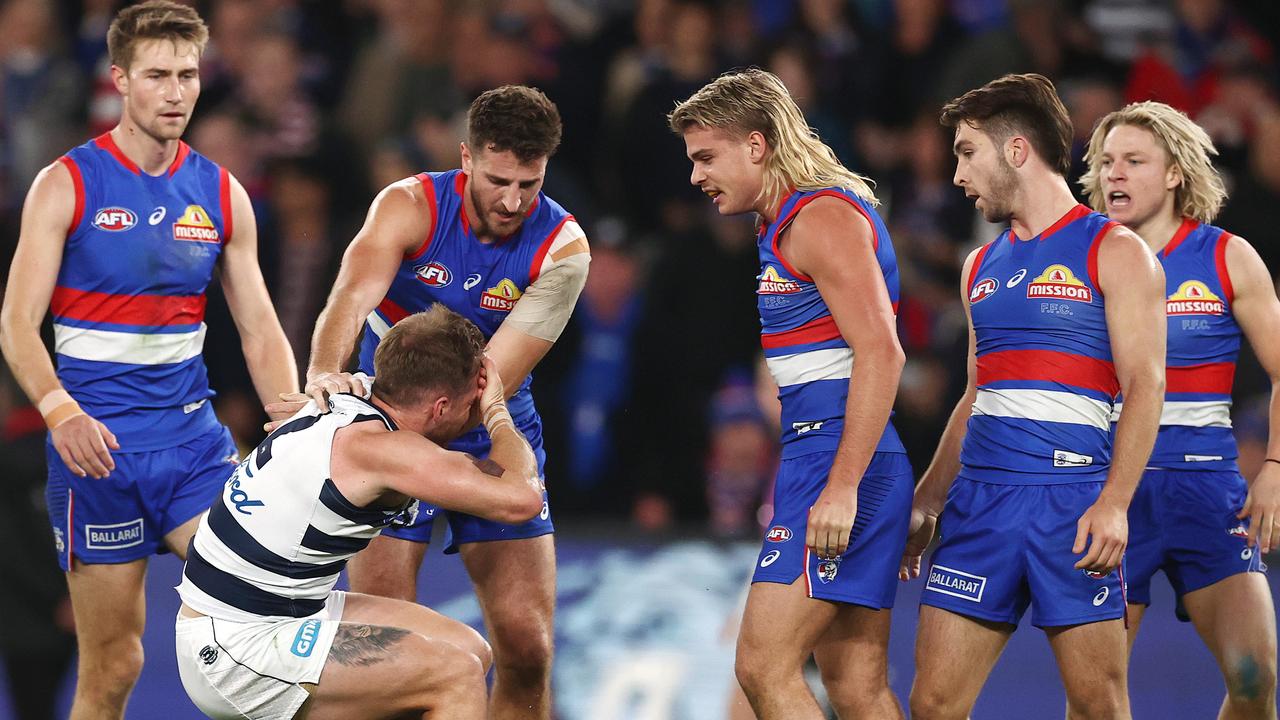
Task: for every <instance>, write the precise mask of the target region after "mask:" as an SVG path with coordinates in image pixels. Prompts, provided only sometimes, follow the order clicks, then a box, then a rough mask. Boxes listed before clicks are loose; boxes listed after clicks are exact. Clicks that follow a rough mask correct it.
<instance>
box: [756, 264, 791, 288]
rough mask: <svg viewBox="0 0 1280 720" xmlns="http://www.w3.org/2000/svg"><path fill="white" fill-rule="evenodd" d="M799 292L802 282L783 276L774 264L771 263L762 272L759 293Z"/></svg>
mask: <svg viewBox="0 0 1280 720" xmlns="http://www.w3.org/2000/svg"><path fill="white" fill-rule="evenodd" d="M798 292H800V283H798V282H796V281H795V280H792V279H791V278H784V277H782V276H781V275H779V274H778V269H777V268H775V267H774V266H772V265H769V266H767V267H766V268H765V269H764V272H762V273H760V286H759V288H757V289H756V294H757V295H790V294H792V293H798Z"/></svg>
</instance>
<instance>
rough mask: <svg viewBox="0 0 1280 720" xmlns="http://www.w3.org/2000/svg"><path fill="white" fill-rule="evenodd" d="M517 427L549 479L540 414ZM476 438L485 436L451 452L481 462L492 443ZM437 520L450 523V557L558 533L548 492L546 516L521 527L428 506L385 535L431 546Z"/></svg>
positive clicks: (464, 440)
mask: <svg viewBox="0 0 1280 720" xmlns="http://www.w3.org/2000/svg"><path fill="white" fill-rule="evenodd" d="M517 427H518V428H519V430H520V432H522V433H524V436H525V439H527V440H528V441H529V445H530V446H531V447H532V448H533V454H534V455H535V456H536V457H537V458H538V477H540V478H545V475H544V471H543V468H544V466H545V465H546V461H547V453H546V450H544V449H543V447H542V419H541V418H540V417H538V415H537V414H534V415H532V416H531V417H530V418H528V419H524V420H523V421H522V422H518V423H517ZM474 435H480V436H483V433H478V434H472V435H468V436H464V438H461V439H459V440H458V441H457V442H454V443H452V444H451V445H449V449H450V450H457V451H460V452H465V453H469V454H471V455H474V456H476V457H478V458H485V457H488V456H489V442H488V438H487V436H485V438H484V441H483V442H478V441H476V440H473V439H472V437H473V436H474ZM437 517H444V518H445V520H446V522H448V523H449V525H448V528H447V529H446V531H445V538H444V551H445V552H446V553H456V552H458V546H460V545H465V544H467V543H473V542H490V541H493V540H522V539H524V538H532V537H540V536H542V535H550V534H551V533H553V532H555V527H554V525H552V523H551V506H550V504H548V502H547V492H546V491H545V490H544V491H543V492H542V512H541V513H539V514H538V515H536V516H535V517H534V518H533V519H532V520H528V521H526V522H523V523H520V524H519V525H507V524H505V523H499V522H493V521H492V520H485V519H484V518H480V517H476V516H475V515H467V514H466V513H460V512H453V511H448V510H444V509H443V508H439V507H437V506H435V505H430V504H428V503H425V502H424V503H420V505H419V508H418V517H417V519H416V520H414V522H413V523H411V524H409V525H403V526H392V527H389V528H387V529H386V530H384V531H383V532H382V534H383V535H385V536H388V537H393V538H398V539H400V540H409V541H412V542H418V543H426V542H430V541H431V528H432V526H433V525H434V524H435V520H436V518H437Z"/></svg>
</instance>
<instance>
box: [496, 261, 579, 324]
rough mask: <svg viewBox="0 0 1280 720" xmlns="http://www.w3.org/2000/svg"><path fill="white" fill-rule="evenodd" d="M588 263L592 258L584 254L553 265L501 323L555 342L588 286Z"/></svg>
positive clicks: (530, 286) (529, 288)
mask: <svg viewBox="0 0 1280 720" xmlns="http://www.w3.org/2000/svg"><path fill="white" fill-rule="evenodd" d="M590 263H591V254H590V253H585V252H580V253H574V254H573V255H569V256H567V257H564V258H561V259H560V260H558V261H555V262H553V263H552V264H551V266H550V267H548V268H546V269H544V270H543V271H542V273H541V274H540V275H538V279H537V280H534V281H533V283H532V284H531V285H529V287H528V289H527V290H525V291H524V294H523V295H521V296H520V300H519V301H518V302H516V306H515V307H514V308H512V310H511V314H510V315H508V316H507V319H506V320H504V321H503V323H504V324H507V323H509V324H510V325H511V326H512V327H514V328H516V329H517V330H520V331H521V332H523V333H525V334H526V335H529V336H532V337H536V338H538V339H540V340H546V341H547V342H555V341H556V340H557V339H559V338H560V333H562V332H564V326H565V325H568V324H569V316H570V315H572V314H573V306H574V305H576V304H577V302H578V295H579V294H580V293H581V292H582V286H583V285H586V283H587V266H588V265H589V264H590Z"/></svg>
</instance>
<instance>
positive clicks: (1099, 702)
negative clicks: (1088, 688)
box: [1067, 691, 1129, 720]
mask: <svg viewBox="0 0 1280 720" xmlns="http://www.w3.org/2000/svg"><path fill="white" fill-rule="evenodd" d="M1128 703H1129V700H1128V698H1127V697H1125V696H1124V695H1123V694H1122V693H1115V692H1109V691H1108V692H1100V693H1090V694H1089V696H1088V697H1080V696H1077V697H1070V696H1068V697H1067V718H1068V720H1112V719H1113V718H1118V717H1128V712H1127V708H1128Z"/></svg>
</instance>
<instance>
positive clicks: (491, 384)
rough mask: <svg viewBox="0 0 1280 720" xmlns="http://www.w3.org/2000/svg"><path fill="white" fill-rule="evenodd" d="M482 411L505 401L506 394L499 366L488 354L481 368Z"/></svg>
mask: <svg viewBox="0 0 1280 720" xmlns="http://www.w3.org/2000/svg"><path fill="white" fill-rule="evenodd" d="M480 387H481V393H480V411H481V412H482V413H483V412H485V411H487V410H488V409H489V408H491V407H493V406H494V405H497V404H499V403H501V402H504V401H505V398H506V395H507V394H506V392H505V390H504V388H503V387H502V376H501V375H499V374H498V366H497V365H496V364H494V362H493V359H492V358H490V357H489V355H488V354H485V355H484V364H483V365H481V367H480Z"/></svg>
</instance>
